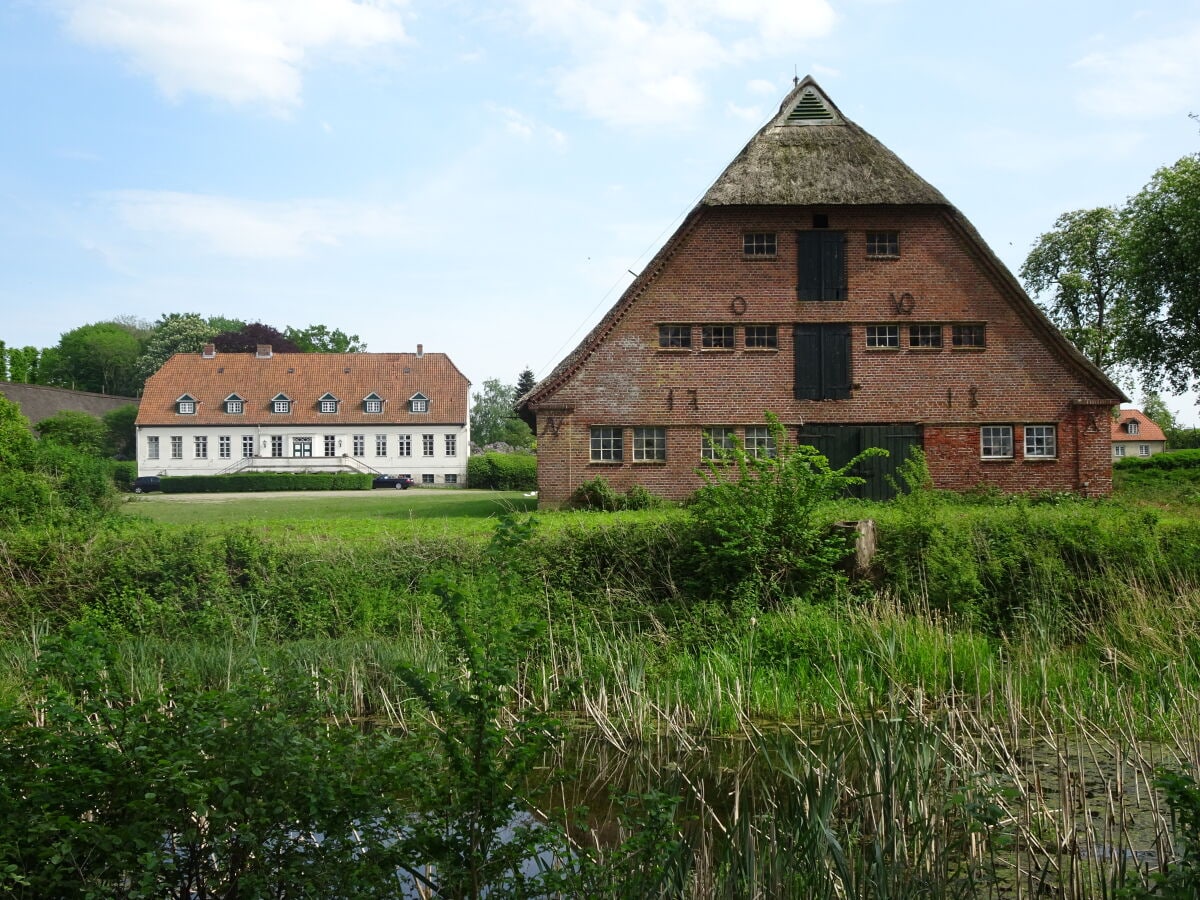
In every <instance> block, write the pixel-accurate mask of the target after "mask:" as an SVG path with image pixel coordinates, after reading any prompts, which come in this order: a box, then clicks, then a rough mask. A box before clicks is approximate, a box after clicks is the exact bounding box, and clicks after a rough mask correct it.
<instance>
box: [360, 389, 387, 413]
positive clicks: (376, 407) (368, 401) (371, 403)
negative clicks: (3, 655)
mask: <svg viewBox="0 0 1200 900" xmlns="http://www.w3.org/2000/svg"><path fill="white" fill-rule="evenodd" d="M363 412H365V413H381V412H383V398H382V397H380V396H379V395H378V394H375V393H370V394H367V396H365V397H363Z"/></svg>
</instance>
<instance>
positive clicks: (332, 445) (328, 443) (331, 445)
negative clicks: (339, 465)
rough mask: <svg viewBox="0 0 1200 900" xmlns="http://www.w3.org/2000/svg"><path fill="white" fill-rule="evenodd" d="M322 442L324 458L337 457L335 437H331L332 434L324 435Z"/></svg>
mask: <svg viewBox="0 0 1200 900" xmlns="http://www.w3.org/2000/svg"><path fill="white" fill-rule="evenodd" d="M323 442H324V444H325V455H326V456H337V435H333V434H327V435H324V440H323Z"/></svg>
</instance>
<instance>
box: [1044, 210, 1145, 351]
mask: <svg viewBox="0 0 1200 900" xmlns="http://www.w3.org/2000/svg"><path fill="white" fill-rule="evenodd" d="M1121 233H1122V219H1121V216H1120V214H1119V213H1118V212H1117V211H1116V210H1115V209H1112V208H1110V207H1106V206H1105V207H1100V208H1098V209H1081V210H1076V211H1075V212H1069V213H1064V214H1063V215H1061V216H1059V217H1058V219H1057V221H1055V223H1054V230H1052V231H1048V232H1046V233H1045V234H1043V235H1042V236H1041V237H1039V238H1038V239H1037V241H1036V242H1035V243H1034V246H1033V249H1032V250H1031V251H1030V252H1029V256H1027V257H1026V258H1025V264H1024V265H1022V266H1021V279H1022V280H1023V281H1024V282H1025V287H1026V289H1027V290H1028V291H1029V292H1030V293H1031V294H1034V295H1035V296H1037V297H1039V298H1041V305H1042V307H1043V308H1044V309H1045V311H1046V314H1047V315H1048V316H1049V317H1050V319H1051V321H1053V322H1054V324H1055V325H1057V326H1058V327H1059V329H1061V330H1062V332H1063V334H1065V335H1066V336H1067V338H1069V339H1070V341H1071V342H1072V343H1073V344H1074V345H1075V346H1076V347H1078V348H1079V350H1080V352H1081V353H1083V355H1084V356H1086V357H1087V358H1088V359H1090V360H1091V361H1092V362H1093V363H1095V364H1096V365H1097V366H1099V367H1100V368H1102V369H1113V368H1116V367H1119V366H1120V365H1121V364H1122V363H1124V362H1126V359H1125V355H1124V352H1123V350H1122V337H1123V334H1124V327H1125V324H1126V320H1127V318H1128V308H1129V299H1128V294H1127V290H1126V287H1125V274H1124V264H1123V259H1122V256H1121V252H1120V250H1121Z"/></svg>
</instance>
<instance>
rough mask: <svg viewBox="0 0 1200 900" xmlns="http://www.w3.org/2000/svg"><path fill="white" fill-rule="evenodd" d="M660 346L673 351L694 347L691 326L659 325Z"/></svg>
mask: <svg viewBox="0 0 1200 900" xmlns="http://www.w3.org/2000/svg"><path fill="white" fill-rule="evenodd" d="M658 346H660V347H666V348H671V349H677V348H686V347H690V346H692V326H691V325H659V326H658Z"/></svg>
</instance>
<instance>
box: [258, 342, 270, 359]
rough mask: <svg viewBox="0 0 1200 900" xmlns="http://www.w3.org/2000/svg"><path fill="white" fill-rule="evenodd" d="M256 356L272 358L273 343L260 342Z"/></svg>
mask: <svg viewBox="0 0 1200 900" xmlns="http://www.w3.org/2000/svg"><path fill="white" fill-rule="evenodd" d="M254 356H255V357H256V358H257V359H270V358H271V345H270V344H259V345H258V350H256V351H255V353H254Z"/></svg>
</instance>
